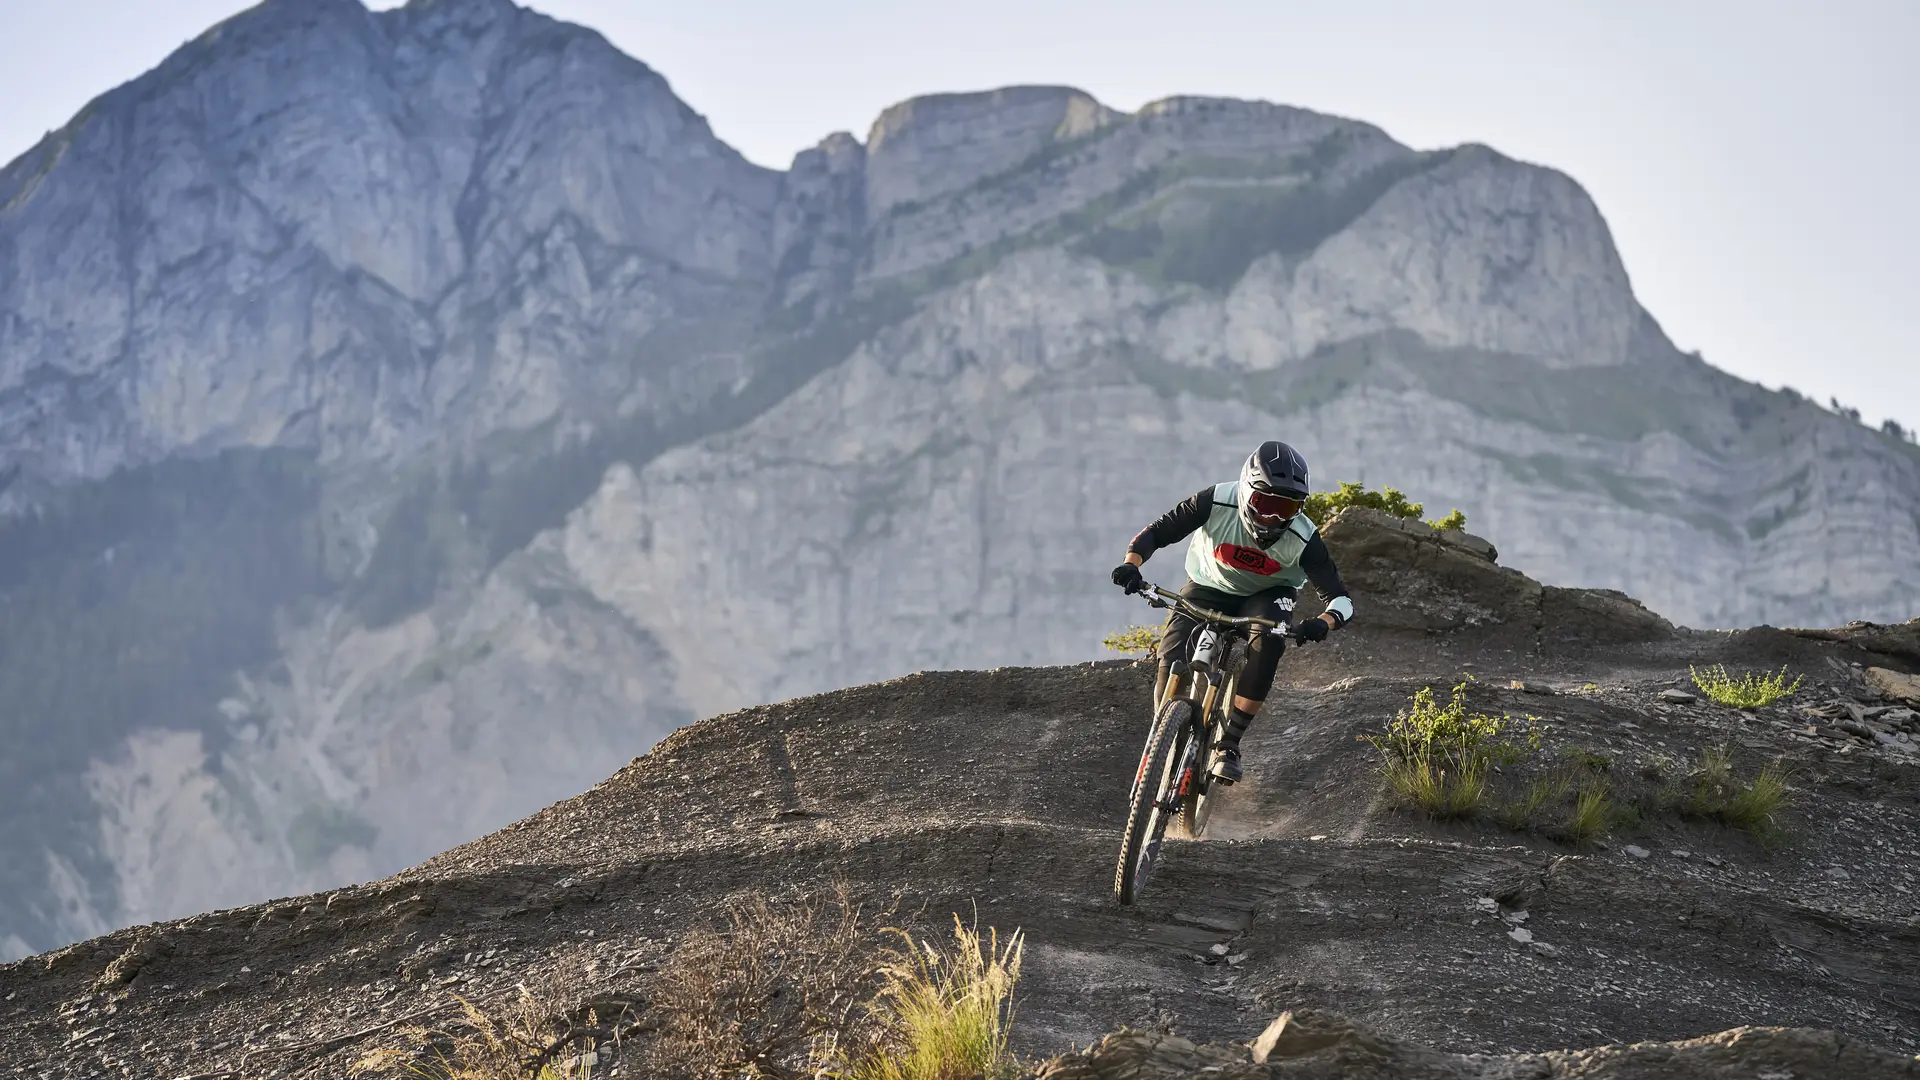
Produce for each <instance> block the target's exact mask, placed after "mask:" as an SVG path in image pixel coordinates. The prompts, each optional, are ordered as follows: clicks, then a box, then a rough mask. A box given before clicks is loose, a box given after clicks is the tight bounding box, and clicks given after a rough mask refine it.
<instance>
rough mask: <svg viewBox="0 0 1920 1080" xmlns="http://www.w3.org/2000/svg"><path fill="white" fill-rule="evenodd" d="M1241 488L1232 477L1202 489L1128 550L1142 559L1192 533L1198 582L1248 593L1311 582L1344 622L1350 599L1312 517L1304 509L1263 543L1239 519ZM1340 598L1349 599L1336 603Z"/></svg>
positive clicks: (1191, 567)
mask: <svg viewBox="0 0 1920 1080" xmlns="http://www.w3.org/2000/svg"><path fill="white" fill-rule="evenodd" d="M1239 487H1240V485H1239V482H1238V481H1233V482H1229V483H1225V484H1215V485H1213V486H1212V487H1208V488H1203V489H1201V490H1200V491H1198V492H1196V493H1194V494H1193V495H1192V496H1191V497H1190V498H1187V499H1184V500H1182V501H1181V502H1180V504H1179V505H1178V506H1175V507H1174V508H1173V509H1171V510H1169V511H1167V512H1166V513H1164V514H1162V515H1160V517H1159V518H1158V519H1156V520H1155V521H1154V523H1153V524H1151V525H1149V526H1147V527H1146V528H1144V529H1142V530H1140V533H1139V535H1137V536H1135V537H1134V538H1133V543H1132V544H1130V545H1128V548H1127V550H1129V551H1131V552H1133V553H1135V554H1137V555H1139V556H1140V558H1141V559H1142V560H1145V559H1147V558H1150V557H1151V556H1152V555H1153V553H1154V552H1156V551H1158V550H1160V549H1161V548H1164V547H1171V546H1173V545H1174V544H1177V543H1179V542H1180V541H1181V540H1184V539H1186V538H1187V537H1189V536H1192V537H1193V542H1192V543H1191V544H1189V545H1188V547H1187V564H1186V570H1187V577H1188V578H1190V579H1192V580H1193V581H1194V582H1195V583H1196V584H1200V585H1206V586H1209V587H1211V588H1215V589H1219V590H1221V591H1222V592H1227V593H1232V594H1234V595H1237V596H1250V595H1252V594H1253V593H1256V592H1260V591H1263V590H1266V589H1271V588H1273V587H1274V586H1276V585H1290V586H1293V587H1295V588H1298V587H1299V586H1300V585H1302V584H1304V583H1306V582H1308V581H1311V582H1312V583H1313V587H1314V591H1316V592H1318V593H1319V594H1320V597H1321V599H1323V600H1325V601H1327V605H1328V610H1330V611H1334V612H1335V615H1336V616H1337V617H1338V618H1339V619H1340V620H1341V621H1342V622H1344V621H1346V620H1347V619H1348V618H1350V617H1351V616H1352V613H1353V601H1352V600H1351V599H1350V598H1347V597H1348V593H1347V587H1346V584H1345V583H1344V582H1342V581H1341V580H1340V571H1339V569H1338V568H1337V567H1335V566H1334V564H1333V556H1332V554H1331V553H1330V552H1328V550H1327V542H1326V541H1325V540H1324V539H1322V538H1321V536H1320V533H1319V530H1318V529H1317V528H1315V527H1314V524H1313V521H1312V520H1311V519H1309V518H1308V517H1307V515H1306V514H1305V513H1300V514H1295V515H1294V517H1293V520H1292V521H1291V522H1289V523H1288V526H1287V531H1286V532H1285V533H1283V534H1282V535H1281V536H1280V538H1279V539H1277V540H1275V541H1273V542H1272V543H1270V544H1265V545H1262V544H1260V543H1259V542H1258V541H1257V540H1256V539H1255V538H1254V537H1253V536H1252V534H1251V533H1249V532H1248V531H1247V528H1246V525H1245V523H1243V522H1242V521H1241V520H1240V502H1239ZM1342 598H1347V599H1346V600H1345V602H1344V603H1340V604H1335V601H1336V600H1340V599H1342Z"/></svg>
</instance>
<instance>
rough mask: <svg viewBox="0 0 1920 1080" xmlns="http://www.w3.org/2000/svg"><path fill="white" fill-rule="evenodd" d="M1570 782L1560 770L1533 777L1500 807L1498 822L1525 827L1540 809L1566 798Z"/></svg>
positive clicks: (1519, 827) (1511, 827) (1509, 826)
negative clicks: (1518, 792) (1517, 793)
mask: <svg viewBox="0 0 1920 1080" xmlns="http://www.w3.org/2000/svg"><path fill="white" fill-rule="evenodd" d="M1572 783H1573V782H1572V780H1571V778H1569V777H1568V776H1567V775H1566V774H1565V773H1562V772H1555V773H1550V774H1548V775H1546V776H1536V777H1534V778H1533V779H1532V780H1531V781H1529V782H1528V784H1527V786H1526V787H1525V788H1523V789H1521V792H1520V794H1519V795H1518V796H1516V797H1514V798H1512V799H1508V800H1507V801H1506V803H1505V804H1504V805H1502V806H1501V807H1500V824H1502V825H1505V826H1506V827H1507V828H1509V829H1515V830H1518V829H1524V828H1526V827H1527V826H1528V825H1529V824H1531V823H1532V822H1533V820H1534V818H1536V817H1537V816H1539V814H1540V811H1542V810H1544V809H1546V808H1547V807H1549V806H1552V805H1554V804H1555V803H1558V802H1559V801H1560V800H1561V799H1564V798H1566V796H1567V791H1568V789H1569V788H1571V787H1572Z"/></svg>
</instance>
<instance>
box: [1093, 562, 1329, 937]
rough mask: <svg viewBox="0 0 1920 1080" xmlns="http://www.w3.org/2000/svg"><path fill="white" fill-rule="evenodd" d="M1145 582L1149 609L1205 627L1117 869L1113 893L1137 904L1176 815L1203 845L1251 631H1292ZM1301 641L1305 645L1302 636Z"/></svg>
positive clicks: (1151, 757)
mask: <svg viewBox="0 0 1920 1080" xmlns="http://www.w3.org/2000/svg"><path fill="white" fill-rule="evenodd" d="M1143 584H1144V585H1145V588H1144V589H1143V590H1142V591H1143V592H1145V593H1146V594H1147V603H1148V604H1150V605H1152V606H1153V607H1157V608H1173V609H1174V610H1175V611H1178V612H1180V613H1182V614H1184V615H1186V616H1188V617H1189V618H1191V619H1193V620H1194V621H1195V622H1196V623H1198V624H1199V625H1197V626H1195V627H1194V630H1193V634H1192V635H1191V636H1190V637H1189V638H1188V650H1187V655H1186V656H1184V657H1176V658H1175V659H1174V661H1173V664H1172V665H1171V667H1170V668H1169V670H1168V673H1167V685H1166V687H1165V689H1164V690H1162V691H1161V694H1160V700H1159V701H1158V702H1156V703H1155V709H1154V719H1153V726H1152V728H1151V729H1150V730H1149V731H1148V733H1147V745H1146V748H1145V749H1144V750H1142V751H1141V752H1140V766H1139V768H1137V769H1135V770H1134V774H1133V790H1132V793H1131V794H1130V795H1129V796H1128V798H1127V802H1128V807H1129V808H1128V811H1127V828H1126V832H1125V834H1124V835H1123V836H1122V838H1121V841H1120V862H1119V864H1118V865H1117V866H1115V867H1114V871H1113V895H1114V897H1115V898H1116V899H1118V900H1119V901H1120V902H1121V903H1122V904H1131V903H1133V902H1134V900H1135V899H1137V898H1138V897H1139V895H1140V891H1141V890H1142V889H1144V888H1145V887H1146V884H1147V878H1148V877H1149V876H1151V875H1152V873H1153V863H1154V859H1155V858H1156V857H1157V856H1158V855H1159V854H1160V842H1161V840H1162V839H1163V838H1164V837H1165V836H1166V832H1167V824H1168V822H1170V821H1172V820H1173V817H1174V815H1176V814H1177V815H1179V816H1180V819H1181V824H1182V825H1183V826H1185V828H1186V830H1187V835H1188V836H1189V837H1190V838H1192V839H1195V840H1198V839H1199V838H1200V837H1201V836H1202V835H1203V834H1204V833H1205V832H1206V830H1207V819H1208V817H1209V816H1211V814H1212V812H1213V800H1214V797H1215V795H1216V791H1215V785H1216V784H1218V785H1219V786H1221V787H1226V786H1228V783H1227V782H1225V781H1221V780H1217V779H1215V778H1214V777H1213V776H1212V775H1211V773H1210V772H1209V769H1210V767H1211V765H1212V755H1213V744H1214V737H1215V735H1216V734H1217V733H1218V732H1220V731H1223V730H1225V727H1226V719H1227V710H1228V709H1229V708H1231V707H1232V703H1233V692H1234V685H1235V683H1236V681H1237V680H1238V679H1239V677H1240V671H1241V669H1242V668H1244V667H1245V666H1246V664H1247V646H1248V644H1249V640H1250V639H1249V638H1248V636H1247V633H1248V632H1251V633H1271V634H1278V635H1286V634H1287V633H1288V631H1289V630H1291V627H1290V625H1289V624H1288V623H1286V622H1280V621H1276V620H1273V619H1262V618H1259V617H1257V616H1251V615H1245V616H1235V615H1227V614H1224V613H1222V612H1218V611H1212V610H1209V609H1207V608H1203V607H1200V606H1199V605H1197V604H1195V603H1193V602H1192V601H1190V600H1188V599H1187V598H1186V597H1184V596H1181V595H1180V594H1179V593H1177V592H1171V591H1169V590H1167V589H1163V588H1161V587H1160V586H1158V585H1153V584H1150V583H1143ZM1294 640H1295V641H1299V640H1300V638H1299V637H1298V636H1297V634H1296V635H1295V636H1294Z"/></svg>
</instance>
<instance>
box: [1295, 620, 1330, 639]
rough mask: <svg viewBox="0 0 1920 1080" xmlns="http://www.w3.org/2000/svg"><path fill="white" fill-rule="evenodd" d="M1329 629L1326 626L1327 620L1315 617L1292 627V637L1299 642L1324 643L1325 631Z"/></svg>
mask: <svg viewBox="0 0 1920 1080" xmlns="http://www.w3.org/2000/svg"><path fill="white" fill-rule="evenodd" d="M1331 629H1333V628H1332V627H1330V626H1328V625H1327V620H1325V619H1322V618H1318V617H1315V618H1312V619H1308V620H1307V621H1306V622H1303V623H1301V624H1300V625H1299V626H1296V627H1294V628H1293V636H1294V637H1297V638H1299V639H1300V640H1301V641H1325V640H1327V631H1329V630H1331Z"/></svg>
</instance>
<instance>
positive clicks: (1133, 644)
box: [1100, 626, 1160, 656]
mask: <svg viewBox="0 0 1920 1080" xmlns="http://www.w3.org/2000/svg"><path fill="white" fill-rule="evenodd" d="M1100 644H1102V645H1105V646H1106V647H1107V648H1109V649H1112V650H1113V651H1114V652H1117V653H1126V654H1127V655H1129V656H1150V655H1152V654H1153V650H1154V649H1155V648H1156V647H1158V646H1159V644H1160V632H1159V631H1157V630H1154V629H1153V628H1152V627H1147V626H1129V627H1127V628H1126V629H1125V630H1122V631H1120V632H1119V633H1117V634H1108V635H1107V636H1106V637H1104V638H1102V639H1101V641H1100Z"/></svg>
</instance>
